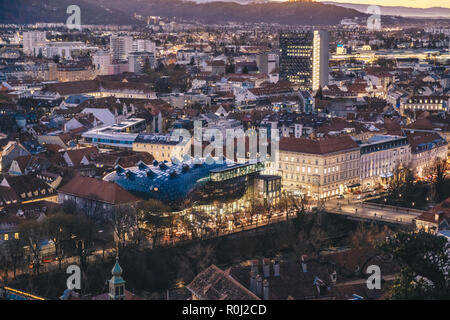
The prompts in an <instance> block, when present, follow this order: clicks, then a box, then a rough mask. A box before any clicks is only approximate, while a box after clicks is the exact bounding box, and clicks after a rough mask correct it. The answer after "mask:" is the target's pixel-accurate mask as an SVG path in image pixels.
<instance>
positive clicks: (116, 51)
mask: <svg viewBox="0 0 450 320" xmlns="http://www.w3.org/2000/svg"><path fill="white" fill-rule="evenodd" d="M109 40H110V43H109V45H110V48H111V54H112V58H113V59H114V60H127V58H128V54H129V53H130V52H131V51H132V49H133V37H131V36H117V35H112V36H111V37H110V39H109Z"/></svg>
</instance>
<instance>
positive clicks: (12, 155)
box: [0, 141, 31, 171]
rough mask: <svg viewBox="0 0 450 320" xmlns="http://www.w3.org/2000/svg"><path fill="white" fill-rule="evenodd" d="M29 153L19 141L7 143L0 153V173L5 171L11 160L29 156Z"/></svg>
mask: <svg viewBox="0 0 450 320" xmlns="http://www.w3.org/2000/svg"><path fill="white" fill-rule="evenodd" d="M29 155H31V153H30V152H29V151H28V150H27V148H25V147H24V146H23V145H22V144H21V143H20V142H19V141H9V142H8V144H7V145H6V146H5V147H4V148H3V151H2V153H1V160H0V162H1V166H0V171H7V170H9V168H10V167H11V164H12V162H13V160H15V159H17V158H18V157H21V156H29Z"/></svg>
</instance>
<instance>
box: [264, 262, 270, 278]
mask: <svg viewBox="0 0 450 320" xmlns="http://www.w3.org/2000/svg"><path fill="white" fill-rule="evenodd" d="M263 272H264V278H268V277H270V260H269V259H267V258H264V259H263Z"/></svg>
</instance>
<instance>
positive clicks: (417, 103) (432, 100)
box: [400, 96, 450, 114]
mask: <svg viewBox="0 0 450 320" xmlns="http://www.w3.org/2000/svg"><path fill="white" fill-rule="evenodd" d="M449 102H450V98H449V97H448V96H413V97H411V98H409V99H407V100H406V102H405V103H401V104H400V112H401V114H404V113H405V111H412V112H415V111H441V112H448V106H449Z"/></svg>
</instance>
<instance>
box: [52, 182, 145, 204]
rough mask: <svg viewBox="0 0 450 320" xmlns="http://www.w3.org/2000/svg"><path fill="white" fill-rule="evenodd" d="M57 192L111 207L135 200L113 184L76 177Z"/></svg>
mask: <svg viewBox="0 0 450 320" xmlns="http://www.w3.org/2000/svg"><path fill="white" fill-rule="evenodd" d="M58 192H59V193H63V194H69V195H73V196H76V197H80V198H86V199H91V200H98V201H101V202H106V203H109V204H113V205H116V204H124V203H130V202H134V201H136V200H137V198H136V197H134V196H133V195H132V194H131V193H129V192H128V191H127V190H125V189H123V188H122V187H120V186H119V185H117V184H115V183H113V182H107V181H103V180H99V179H95V178H87V177H76V178H74V179H72V180H70V181H69V182H68V183H67V184H65V185H64V186H62V187H61V188H60V189H59V190H58Z"/></svg>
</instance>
